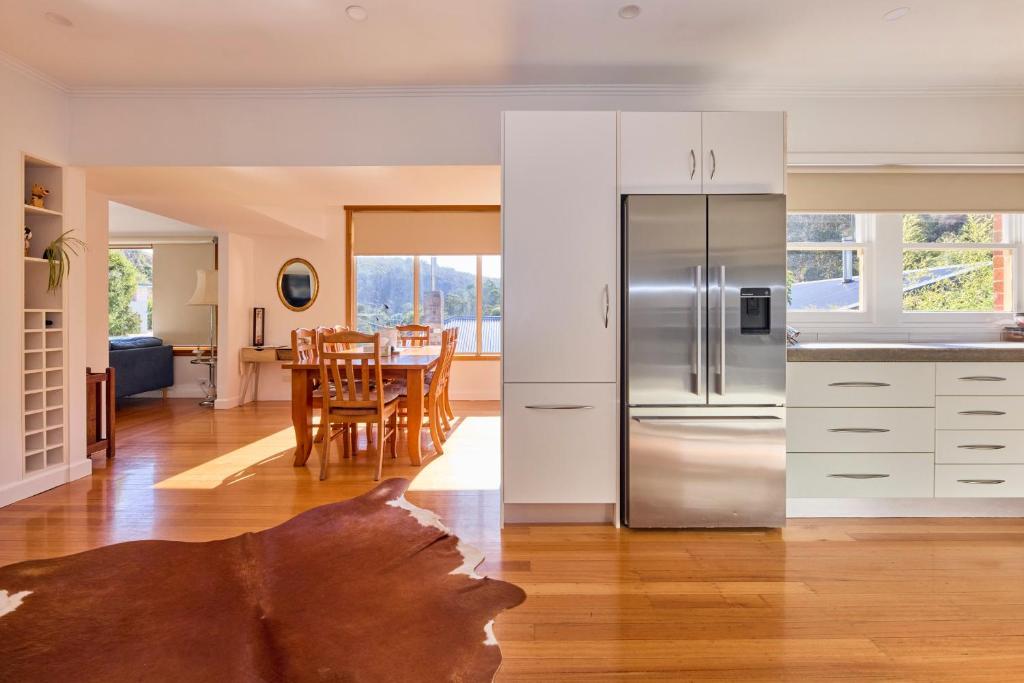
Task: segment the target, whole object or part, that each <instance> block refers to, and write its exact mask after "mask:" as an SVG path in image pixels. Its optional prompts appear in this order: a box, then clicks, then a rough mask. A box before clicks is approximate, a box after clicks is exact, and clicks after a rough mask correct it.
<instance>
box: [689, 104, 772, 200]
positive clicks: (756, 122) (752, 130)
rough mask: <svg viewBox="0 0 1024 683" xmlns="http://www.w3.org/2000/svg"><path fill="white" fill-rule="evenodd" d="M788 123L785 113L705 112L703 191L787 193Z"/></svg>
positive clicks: (703, 130)
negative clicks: (786, 127)
mask: <svg viewBox="0 0 1024 683" xmlns="http://www.w3.org/2000/svg"><path fill="white" fill-rule="evenodd" d="M785 126H786V117H785V114H783V113H782V112H739V111H728V112H726V111H722V112H704V113H703V114H702V115H701V129H702V145H703V148H704V161H703V165H702V166H703V174H704V183H703V188H704V190H703V191H704V193H705V194H741V193H765V194H784V193H785V191H786V151H785V150H786V131H785Z"/></svg>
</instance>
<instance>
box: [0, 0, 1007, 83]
mask: <svg viewBox="0 0 1024 683" xmlns="http://www.w3.org/2000/svg"><path fill="white" fill-rule="evenodd" d="M629 1H630V0H433V1H428V0H214V1H211V0H130V1H126V0H33V1H32V2H28V1H26V0H0V51H3V52H6V53H8V54H10V55H11V56H13V57H14V58H16V59H18V60H20V61H22V62H24V63H26V64H28V65H29V66H31V67H34V68H36V69H38V70H40V71H42V72H44V73H45V74H47V75H49V76H51V77H53V78H55V79H57V80H59V81H60V82H62V83H64V84H66V85H68V86H71V87H165V86H166V87H247V88H260V87H296V88H303V87H304V88H309V87H346V86H376V85H382V86H384V85H390V86H416V85H477V84H484V85H501V84H568V83H572V84H623V83H645V84H653V83H656V84H686V85H696V86H728V87H747V86H755V87H759V88H772V87H778V88H787V87H788V88H806V89H828V90H841V89H891V88H896V89H898V88H915V89H921V88H946V89H949V88H981V87H995V88H1016V87H1019V86H1021V85H1022V84H1024V47H1022V46H1024V40H1022V35H1021V31H1022V27H1024V2H1021V0H632V1H633V2H635V3H636V4H637V5H639V6H640V7H641V8H642V13H641V15H640V16H639V17H638V18H636V19H632V20H623V19H620V18H619V17H618V15H617V12H618V9H619V8H620V7H621V6H622V5H624V4H626V3H627V2H629ZM353 3H358V4H361V5H363V6H365V7H366V9H367V10H368V12H369V18H368V19H367V20H366V21H364V22H361V23H356V22H353V21H351V20H350V19H349V18H347V16H346V14H345V7H346V6H347V5H349V4H353ZM901 5H906V6H909V7H911V12H910V14H909V15H908V16H907V17H905V18H904V19H902V20H900V21H896V22H886V21H883V19H882V15H883V14H884V13H885V12H887V11H889V10H891V9H893V8H895V7H899V6H901ZM46 12H57V13H59V14H61V15H64V16H66V17H67V18H68V19H70V20H71V21H72V22H73V23H74V26H73V27H72V28H65V27H61V26H58V25H56V24H54V23H52V22H49V21H47V20H46V19H45V18H44V13H46Z"/></svg>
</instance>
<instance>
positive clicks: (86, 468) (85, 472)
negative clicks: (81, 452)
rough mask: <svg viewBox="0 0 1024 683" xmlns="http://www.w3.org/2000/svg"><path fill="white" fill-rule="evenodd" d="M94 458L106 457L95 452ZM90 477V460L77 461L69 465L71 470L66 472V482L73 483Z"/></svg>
mask: <svg viewBox="0 0 1024 683" xmlns="http://www.w3.org/2000/svg"><path fill="white" fill-rule="evenodd" d="M96 457H103V458H105V457H107V456H106V455H103V454H102V453H99V452H97V455H96ZM91 476H92V460H90V459H89V458H86V459H85V460H79V461H78V462H73V463H71V468H70V470H69V472H68V481H75V480H76V479H81V478H83V477H91Z"/></svg>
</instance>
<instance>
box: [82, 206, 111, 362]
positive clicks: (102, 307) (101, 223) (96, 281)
mask: <svg viewBox="0 0 1024 683" xmlns="http://www.w3.org/2000/svg"><path fill="white" fill-rule="evenodd" d="M109 206H110V201H109V200H108V199H107V198H106V197H105V196H103V195H101V194H98V193H96V192H86V194H85V230H86V241H87V242H88V244H89V248H88V249H87V250H86V252H85V271H86V274H85V278H86V301H85V318H86V335H85V343H86V351H85V358H86V364H87V365H88V366H89V367H90V368H92V369H93V370H95V371H97V372H101V371H102V370H103V369H104V368H107V367H109V365H110V345H109V343H108V337H109V335H108V330H109V322H110V319H109V315H108V313H107V310H108V307H107V291H108V290H107V272H108V265H107V264H108V263H109V259H108V258H107V244H108V243H109V224H110V221H109V208H108V207H109Z"/></svg>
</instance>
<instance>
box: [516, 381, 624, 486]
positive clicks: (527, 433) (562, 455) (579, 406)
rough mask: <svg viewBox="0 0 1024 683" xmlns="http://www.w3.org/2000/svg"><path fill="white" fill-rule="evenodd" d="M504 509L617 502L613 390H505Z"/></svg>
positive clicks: (585, 386) (608, 386) (541, 386)
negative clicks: (516, 505) (509, 505)
mask: <svg viewBox="0 0 1024 683" xmlns="http://www.w3.org/2000/svg"><path fill="white" fill-rule="evenodd" d="M502 412H503V422H502V483H503V491H504V493H503V497H504V502H505V503H603V504H612V503H614V502H615V501H616V499H617V481H618V478H617V472H618V467H619V439H618V422H619V419H618V407H617V391H616V385H615V384H611V383H609V384H505V385H504V390H503V395H502Z"/></svg>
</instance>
